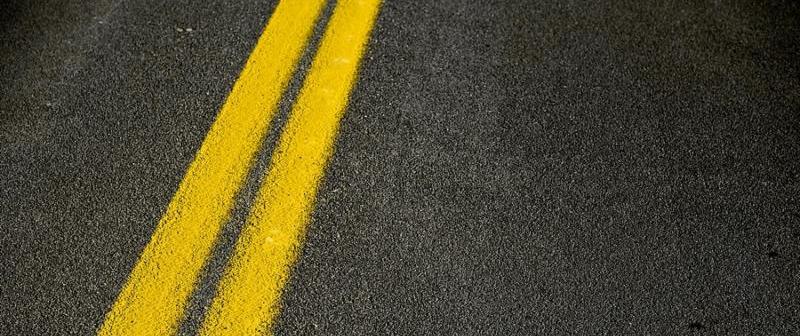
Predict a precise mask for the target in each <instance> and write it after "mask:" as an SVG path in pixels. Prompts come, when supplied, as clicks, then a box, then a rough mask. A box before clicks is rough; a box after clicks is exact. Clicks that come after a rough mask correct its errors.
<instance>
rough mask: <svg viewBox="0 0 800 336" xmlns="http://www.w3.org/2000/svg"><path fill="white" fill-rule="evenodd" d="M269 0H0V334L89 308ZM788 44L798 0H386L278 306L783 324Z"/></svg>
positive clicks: (701, 329)
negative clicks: (298, 256)
mask: <svg viewBox="0 0 800 336" xmlns="http://www.w3.org/2000/svg"><path fill="white" fill-rule="evenodd" d="M273 7H274V1H264V2H262V3H256V2H251V1H231V2H223V1H189V0H182V1H168V2H165V1H154V0H143V1H138V2H134V1H129V2H111V1H102V0H100V1H75V0H62V1H56V0H51V1H38V2H36V3H28V2H26V1H11V2H6V3H4V4H3V5H0V27H1V29H0V42H1V43H0V64H1V65H0V225H2V226H1V228H2V232H1V233H0V334H2V335H73V334H74V335H88V334H92V332H93V331H94V330H95V329H96V328H97V326H98V324H99V323H100V322H101V321H102V318H103V315H104V314H105V312H106V311H107V310H108V308H109V307H110V305H111V304H112V302H113V300H114V299H115V297H116V294H117V293H118V291H119V290H120V288H121V286H122V284H123V283H124V281H125V279H126V277H127V275H128V273H129V271H130V269H131V268H132V266H133V265H134V263H135V262H136V260H137V258H138V256H139V254H140V252H141V250H142V248H143V247H144V246H145V244H146V243H147V241H148V240H149V237H150V233H151V231H152V230H153V228H154V226H155V224H156V223H157V221H158V219H159V218H160V216H161V214H162V212H163V210H164V208H165V207H166V204H167V203H168V202H169V200H170V198H171V196H172V194H173V193H174V191H175V189H176V188H177V185H178V183H179V181H180V179H181V177H182V175H183V172H184V171H185V170H186V167H187V165H188V164H189V162H190V161H191V159H192V157H193V155H194V153H195V151H196V150H197V148H198V146H199V144H200V142H201V141H202V139H203V137H204V135H205V133H206V131H207V130H208V127H209V125H210V123H211V122H212V120H213V118H214V116H215V114H216V112H217V110H218V109H219V107H220V105H221V104H222V102H223V101H224V99H225V96H226V94H227V92H228V91H229V90H230V88H231V86H232V85H233V82H234V81H235V79H236V76H237V74H238V71H239V70H240V69H241V67H242V66H243V64H244V62H245V60H246V57H247V55H248V53H249V50H250V48H252V46H253V44H254V43H255V41H256V39H257V37H258V35H259V33H260V30H261V29H262V27H263V26H264V24H265V23H266V20H267V19H268V17H269V14H270V12H271V11H272V9H273ZM327 13H330V10H328V11H327ZM179 28H180V29H179ZM187 28H191V31H189V29H187ZM318 31H319V29H318ZM798 55H800V7H799V6H798V4H797V3H793V2H791V1H730V2H725V3H723V2H721V1H699V2H694V1H662V2H657V1H644V2H642V1H617V2H613V3H612V2H605V1H601V2H598V1H585V2H583V1H518V2H515V3H513V4H509V3H508V2H502V1H481V2H476V1H391V0H386V2H385V4H384V6H383V8H382V11H381V14H380V16H379V18H378V21H377V23H376V27H375V30H374V32H373V34H372V38H371V42H370V45H369V49H368V51H367V54H366V55H365V57H364V62H363V64H362V69H361V72H360V79H359V82H358V84H357V87H356V88H355V90H354V92H353V94H352V97H351V102H350V107H349V109H348V111H347V113H346V115H345V118H344V119H343V121H342V128H341V131H340V135H339V139H338V142H337V147H336V152H335V154H334V156H333V158H332V161H331V163H330V165H329V167H328V172H327V177H326V179H325V181H324V184H323V186H322V190H321V192H320V195H319V197H318V203H317V207H316V210H315V212H314V214H313V217H314V219H313V221H312V222H311V224H310V225H309V229H308V235H307V239H306V242H305V248H304V250H303V255H302V257H301V259H300V260H299V262H298V263H297V265H296V267H295V270H294V272H293V278H292V279H291V280H290V282H289V284H288V285H287V287H286V291H285V298H284V308H283V312H282V314H281V316H280V317H279V327H278V329H277V330H276V332H277V333H278V334H287V335H306V334H319V335H339V334H354V335H364V334H396V335H410V334H443V335H470V334H489V335H530V334H541V335H596V334H608V335H620V334H623V335H646V334H649V335H683V334H708V335H796V334H798V333H800V259H799V258H800V160H798V158H800V113H798V112H797V111H798V110H800V80H799V79H798V78H800V61H798ZM308 59H309V57H308V55H307V56H306V60H305V63H304V65H303V66H302V67H301V68H306V67H307V63H308ZM298 86H299V79H298V80H296V81H295V83H294V84H293V86H292V89H291V90H290V91H295V92H296V90H297V87H298ZM287 99H288V98H287ZM283 104H284V105H285V106H284V108H283V110H284V114H283V115H282V117H281V118H284V119H285V111H286V110H287V109H288V107H287V106H289V105H290V104H289V102H288V101H286V100H285V101H284V102H283ZM278 124H280V123H278ZM277 131H278V130H273V134H272V135H270V136H269V138H268V141H267V143H266V144H265V146H266V147H267V148H269V147H270V146H271V145H270V143H271V142H274V139H275V133H276V132H277ZM268 160H269V155H264V156H263V157H262V158H261V161H260V163H259V166H260V167H261V168H260V169H262V170H263V166H264V165H266V162H268ZM251 184H254V183H251ZM252 189H253V188H252V186H250V187H248V188H247V190H246V191H245V193H244V194H243V196H242V198H243V199H244V200H245V201H244V202H243V203H245V205H242V207H243V208H245V209H246V203H247V193H248V192H250V193H251V191H252ZM248 190H249V191H248ZM237 213H238V214H239V215H235V216H234V220H233V221H232V223H233V222H236V221H237V219H236V218H239V217H242V216H241V213H242V210H241V209H237ZM239 219H241V218H239ZM231 227H233V229H228V230H227V231H226V233H225V237H224V239H223V240H222V243H221V247H220V248H219V249H218V250H219V251H218V254H220V253H222V254H224V253H225V251H226V247H225V246H228V249H229V246H230V245H231V244H230V242H231V241H233V239H234V238H235V234H236V231H237V230H236V229H235V227H236V225H235V223H233V224H232V225H231ZM226 244H227V245H226ZM217 259H218V260H216V261H212V262H211V264H210V265H209V267H208V268H207V272H208V274H207V275H206V276H205V277H204V279H203V281H204V283H205V285H201V289H200V291H199V293H198V296H197V298H196V299H195V300H194V301H193V304H192V305H191V307H190V311H189V312H188V313H187V315H188V317H187V321H186V322H185V323H184V325H183V326H182V328H181V331H182V333H185V334H191V331H192V330H194V329H195V328H196V323H197V322H198V321H199V320H200V316H202V310H203V308H202V307H203V306H204V305H205V304H204V302H206V301H207V299H208V298H209V297H210V296H211V295H213V294H209V291H210V290H211V288H213V286H212V285H210V284H209V283H211V284H213V282H214V281H216V280H215V279H216V278H218V276H217V275H215V274H218V273H219V270H220V268H221V266H222V265H223V264H224V263H223V262H222V261H221V260H224V258H222V257H218V258H217Z"/></svg>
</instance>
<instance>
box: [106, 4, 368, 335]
mask: <svg viewBox="0 0 800 336" xmlns="http://www.w3.org/2000/svg"><path fill="white" fill-rule="evenodd" d="M324 4H325V1H324V0H282V1H281V2H280V3H279V4H278V6H277V8H276V9H275V11H274V13H273V14H272V17H271V18H270V20H269V23H268V24H267V26H266V28H265V29H264V32H263V33H262V35H261V37H260V38H259V40H258V43H257V44H256V47H255V49H254V50H253V52H252V53H251V55H250V58H249V59H248V61H247V64H246V65H245V68H244V70H243V71H242V73H241V75H240V76H239V79H238V80H237V81H236V84H235V85H234V87H233V90H232V91H231V93H230V95H229V96H228V99H227V100H226V102H225V104H224V105H223V107H222V109H221V110H220V112H219V114H218V115H217V118H216V120H215V121H214V124H213V125H212V126H211V130H210V131H209V133H208V135H207V136H206V138H205V140H204V141H203V144H202V145H201V147H200V149H199V151H198V153H197V155H196V157H195V159H194V161H193V162H192V163H191V165H190V166H189V169H188V171H187V172H186V175H185V176H184V178H183V180H182V181H181V184H180V186H179V187H178V191H177V192H176V193H175V196H174V197H173V199H172V201H171V202H170V204H169V205H168V207H167V210H166V212H165V214H164V216H163V217H162V219H161V221H160V222H159V223H158V225H157V226H156V229H155V231H154V233H153V235H152V237H151V240H150V243H149V244H148V245H147V246H146V247H145V249H144V251H143V252H142V255H141V258H140V259H139V261H138V263H137V264H136V266H135V267H134V269H133V271H132V272H131V274H130V277H129V278H128V281H127V282H126V284H125V286H124V287H123V288H122V291H121V292H120V294H119V296H118V297H117V300H116V302H115V303H114V305H113V306H112V307H111V310H110V311H109V312H108V314H107V315H106V317H105V320H104V321H103V324H102V325H101V326H100V328H99V330H98V332H97V335H137V336H139V335H172V334H175V332H176V330H177V328H178V326H179V324H180V322H181V320H182V318H183V315H184V311H185V309H186V306H187V302H188V300H189V298H190V296H191V295H192V292H193V291H194V289H195V287H196V285H197V282H198V278H199V277H200V273H201V270H202V268H203V266H204V264H205V263H206V261H207V260H208V259H209V256H210V254H211V251H212V249H213V246H214V244H215V242H216V240H217V238H218V236H219V234H220V232H221V230H222V228H223V226H224V225H225V223H226V222H227V221H228V219H229V217H230V212H231V209H232V208H233V206H234V200H235V196H236V194H237V193H238V192H239V190H240V189H241V187H242V184H243V183H244V181H245V179H246V177H247V174H248V172H249V171H250V170H251V168H252V164H253V161H254V159H255V157H256V155H257V153H258V151H259V149H260V144H261V142H262V141H263V139H264V137H265V134H266V132H267V129H268V128H269V127H268V126H269V123H270V120H272V118H273V117H274V116H275V114H276V110H277V103H278V101H279V100H280V97H281V95H282V94H283V92H284V91H285V89H286V86H287V84H288V82H289V79H290V78H291V76H292V74H293V73H294V70H295V68H296V66H297V62H298V60H299V58H300V55H301V54H302V51H303V49H304V47H305V46H306V44H307V42H308V39H309V37H310V35H311V33H312V31H313V27H314V24H315V22H316V21H317V18H318V17H319V15H320V12H321V10H322V8H323V7H324ZM379 7H380V0H338V1H337V4H336V8H335V9H334V12H333V15H332V16H331V18H330V21H329V23H328V26H327V28H326V30H325V33H324V35H323V37H322V42H321V44H320V46H319V49H318V50H317V54H316V56H315V58H314V61H313V62H312V64H311V69H310V70H309V72H308V74H307V76H306V78H305V81H304V84H303V88H302V89H301V91H300V94H299V96H298V97H297V100H296V102H295V104H294V106H293V108H292V111H291V114H290V116H289V120H288V123H287V125H286V126H285V128H284V130H283V133H282V135H281V138H280V140H279V142H278V145H277V147H276V150H275V152H274V153H273V155H272V161H271V163H270V168H269V170H268V172H267V175H266V176H265V177H264V178H263V180H262V184H261V186H260V189H259V191H258V195H257V196H256V199H255V201H254V203H253V207H252V209H251V211H250V214H249V216H248V219H247V222H246V223H245V226H244V228H243V229H242V233H241V234H240V236H239V238H238V241H237V243H236V247H235V251H234V253H233V256H232V257H231V260H230V261H229V263H228V266H227V268H226V270H225V273H224V275H223V277H222V280H221V281H220V284H219V287H218V288H217V295H216V297H215V298H214V300H213V302H212V304H211V307H210V308H209V310H208V312H207V315H206V317H205V320H204V321H203V324H202V326H201V330H200V335H253V334H265V333H269V332H270V331H271V329H272V326H273V324H274V320H275V316H276V315H277V313H278V310H279V304H280V295H281V291H282V288H283V285H284V284H285V282H286V281H287V279H288V277H289V270H290V268H291V265H292V264H293V262H294V260H295V259H296V258H297V254H298V252H299V248H300V246H301V243H302V238H303V236H304V228H305V226H306V224H307V222H308V220H309V215H310V212H311V210H312V207H313V203H314V199H315V197H316V193H317V188H318V185H319V181H320V179H321V178H322V176H323V174H324V168H325V165H326V162H327V161H328V158H329V157H330V155H331V152H332V149H333V143H334V140H335V137H336V132H337V129H338V126H339V121H340V119H341V117H342V114H343V113H344V110H345V107H346V105H347V100H348V97H349V95H350V91H351V89H352V86H353V84H354V83H355V79H356V75H357V72H358V65H359V63H360V60H361V57H362V54H363V52H364V49H365V46H366V43H367V40H368V37H369V32H370V30H371V29H372V26H373V23H374V21H375V17H376V16H377V13H378V10H379Z"/></svg>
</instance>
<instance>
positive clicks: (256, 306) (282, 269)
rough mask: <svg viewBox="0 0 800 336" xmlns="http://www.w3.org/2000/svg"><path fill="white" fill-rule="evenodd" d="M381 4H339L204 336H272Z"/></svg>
mask: <svg viewBox="0 0 800 336" xmlns="http://www.w3.org/2000/svg"><path fill="white" fill-rule="evenodd" d="M379 7H380V0H339V1H337V5H336V8H335V9H334V13H333V15H332V16H331V20H330V23H329V25H328V27H327V30H326V32H325V35H324V36H323V39H322V43H321V45H320V47H319V51H318V53H317V55H316V57H315V59H314V62H313V63H312V65H311V70H310V71H309V74H308V76H307V77H306V79H305V83H304V85H303V89H302V90H301V92H300V95H299V96H298V98H297V102H296V104H295V106H294V108H293V109H292V112H291V116H290V119H289V121H288V123H287V125H286V128H285V130H284V132H283V134H282V136H281V140H280V142H279V144H278V147H277V149H276V151H275V153H274V154H273V159H272V163H271V166H270V169H269V172H268V173H267V175H266V177H265V180H264V181H263V183H262V185H261V187H260V190H259V193H258V196H257V197H256V200H255V203H254V205H253V209H252V210H251V212H250V216H249V218H248V220H247V223H246V224H245V227H244V229H243V230H242V233H241V236H240V237H239V240H238V241H237V244H236V250H235V252H234V255H233V257H232V259H231V261H230V263H229V266H228V269H227V270H226V272H225V275H224V276H223V278H222V280H221V282H220V285H219V288H218V291H217V296H216V297H215V298H214V301H213V302H212V304H211V307H210V309H209V312H208V314H207V315H206V319H205V321H204V323H203V326H202V329H201V332H200V335H254V334H261V333H270V332H271V331H272V327H273V325H274V320H275V316H276V315H277V314H278V311H279V309H280V307H279V305H280V295H281V291H282V288H283V285H284V284H285V283H286V281H287V280H288V278H289V271H290V268H291V265H292V264H293V263H294V260H295V259H296V258H297V255H298V253H299V249H300V247H301V245H302V239H303V236H304V235H305V226H306V224H307V222H308V220H309V216H310V212H311V209H312V207H313V203H314V199H315V197H316V193H317V188H318V187H319V181H320V179H321V178H322V175H323V173H324V169H325V165H326V163H327V161H328V158H329V157H330V156H331V152H332V150H333V142H334V140H335V138H336V132H337V130H338V127H339V121H340V119H341V117H342V114H343V113H344V110H345V107H346V105H347V101H348V97H349V95H350V91H351V89H352V86H353V84H354V82H355V78H356V75H357V71H358V64H359V61H360V59H361V56H362V54H363V52H364V49H365V47H366V43H367V40H368V37H369V32H370V30H371V29H372V25H373V22H374V21H375V17H376V15H377V13H378V9H379Z"/></svg>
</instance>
